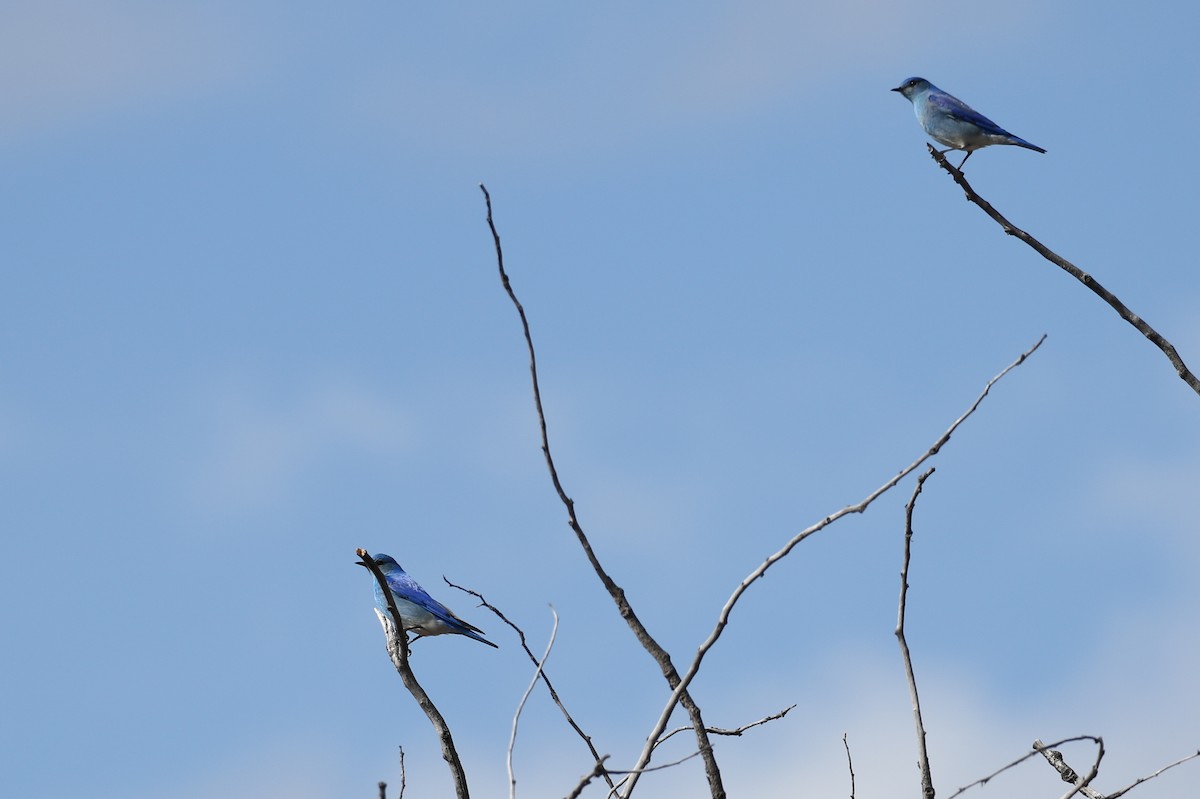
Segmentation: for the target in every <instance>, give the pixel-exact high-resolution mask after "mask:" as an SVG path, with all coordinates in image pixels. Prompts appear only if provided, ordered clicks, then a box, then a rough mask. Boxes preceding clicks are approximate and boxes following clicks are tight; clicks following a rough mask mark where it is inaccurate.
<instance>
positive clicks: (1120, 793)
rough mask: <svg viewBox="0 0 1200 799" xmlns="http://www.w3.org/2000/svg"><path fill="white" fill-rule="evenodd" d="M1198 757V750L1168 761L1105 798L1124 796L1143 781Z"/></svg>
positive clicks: (1115, 798) (1199, 753)
mask: <svg viewBox="0 0 1200 799" xmlns="http://www.w3.org/2000/svg"><path fill="white" fill-rule="evenodd" d="M1198 757H1200V752H1193V753H1192V754H1190V755H1187V756H1186V757H1181V758H1179V759H1178V760H1176V761H1175V762H1174V763H1169V764H1167V765H1165V766H1163V767H1162V768H1160V769H1159V770H1158V771H1156V772H1154V773H1153V774H1147V775H1146V776H1145V777H1138V778H1137V779H1136V780H1134V781H1133V782H1132V783H1131V784H1130V785H1127V786H1125V787H1124V788H1122V789H1121V790H1119V791H1117V792H1116V793H1110V794H1109V795H1108V797H1107V799H1117V797H1119V796H1124V795H1125V794H1127V793H1129V792H1130V791H1132V790H1133V789H1134V788H1136V787H1138V786H1139V785H1141V784H1142V783H1143V782H1148V781H1150V780H1152V779H1154V778H1155V777H1157V776H1158V775H1159V774H1162V773H1163V772H1164V771H1168V770H1170V769H1173V768H1175V767H1176V766H1179V765H1182V764H1184V763H1186V762H1188V761H1189V760H1195V759H1196V758H1198Z"/></svg>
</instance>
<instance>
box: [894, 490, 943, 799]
mask: <svg viewBox="0 0 1200 799" xmlns="http://www.w3.org/2000/svg"><path fill="white" fill-rule="evenodd" d="M933 472H934V469H932V468H930V469H929V471H927V472H925V473H924V474H922V475H921V476H920V477H918V478H917V485H916V487H915V488H913V493H912V499H910V500H909V501H908V505H906V506H905V507H904V565H903V566H901V567H900V609H899V611H898V612H897V617H896V639H897V640H898V641H899V642H900V655H901V657H902V658H903V659H904V676H905V678H906V679H907V680H908V695H909V697H910V698H911V699H912V707H913V722H914V723H915V724H916V725H917V766H918V767H919V768H920V771H921V795H922V796H923V797H925V799H933V796H934V791H933V772H932V770H931V769H930V768H929V750H928V748H927V747H926V746H925V722H924V721H923V720H922V719H921V699H920V697H919V696H918V695H917V675H916V674H915V673H914V672H913V665H912V654H911V653H910V652H909V651H908V640H907V639H906V638H905V637H904V612H905V610H906V609H907V607H908V564H909V560H910V559H911V556H912V538H913V526H912V519H913V510H914V509H916V507H917V497H919V496H920V495H921V489H922V488H924V487H925V481H926V480H928V479H929V476H930V475H931V474H933Z"/></svg>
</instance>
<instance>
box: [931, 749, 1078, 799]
mask: <svg viewBox="0 0 1200 799" xmlns="http://www.w3.org/2000/svg"><path fill="white" fill-rule="evenodd" d="M1095 740H1096V738H1095V737H1094V736H1091V735H1076V736H1074V737H1072V738H1063V739H1062V740H1059V741H1055V742H1054V743H1052V744H1050V746H1062V745H1063V744H1066V743H1072V742H1074V741H1095ZM1036 754H1037V750H1036V749H1031V750H1029V751H1028V752H1026V753H1025V754H1023V755H1021V756H1020V757H1018V758H1017V759H1016V760H1014V761H1013V762H1011V763H1009V764H1008V765H1006V766H1002V767H1001V768H998V769H996V770H995V771H993V772H992V773H991V774H989V775H987V776H986V777H981V778H980V779H977V780H975V781H974V782H972V783H968V784H967V785H964V786H963V787H961V788H959V789H958V790H957V791H955V792H954V793H952V794H950V796H949V797H948V798H947V799H955V797H957V796H959V795H960V794H964V793H966V792H967V791H969V790H971V789H972V788H974V787H975V786H977V785H987V784H988V783H989V782H991V781H992V780H993V779H995V778H996V777H998V776H1000V775H1001V774H1003V773H1004V772H1006V771H1008V770H1009V769H1010V768H1016V767H1017V766H1019V765H1021V764H1022V763H1024V762H1025V761H1026V760H1028V759H1029V758H1031V757H1033V756H1034V755H1036Z"/></svg>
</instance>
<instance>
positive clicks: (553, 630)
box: [506, 605, 558, 799]
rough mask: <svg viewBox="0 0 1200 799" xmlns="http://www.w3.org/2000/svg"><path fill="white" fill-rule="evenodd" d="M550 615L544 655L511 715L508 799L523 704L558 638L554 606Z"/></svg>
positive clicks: (513, 788) (513, 793)
mask: <svg viewBox="0 0 1200 799" xmlns="http://www.w3.org/2000/svg"><path fill="white" fill-rule="evenodd" d="M550 613H551V614H552V615H553V616H554V626H553V627H552V628H551V629H550V640H549V641H548V642H546V654H544V655H542V659H541V660H539V661H538V662H537V669H535V670H534V672H533V679H531V680H530V681H529V687H528V688H526V689H525V693H524V694H522V695H521V701H520V702H518V703H517V711H516V712H515V713H513V720H512V734H511V735H510V736H509V738H508V755H507V758H506V760H507V763H508V796H509V799H517V775H516V773H514V772H513V750H514V749H516V747H517V723H518V722H519V721H520V720H521V711H522V710H524V709H525V703H526V702H528V701H529V695H530V694H531V693H533V688H534V686H536V685H537V683H538V678H539V677H541V676H542V669H543V668H544V667H545V665H546V659H547V658H548V657H550V650H552V649H554V639H555V638H556V637H558V612H557V611H556V610H555V609H554V606H553V605H551V606H550Z"/></svg>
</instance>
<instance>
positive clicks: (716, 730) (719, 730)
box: [655, 705, 796, 747]
mask: <svg viewBox="0 0 1200 799" xmlns="http://www.w3.org/2000/svg"><path fill="white" fill-rule="evenodd" d="M795 707H796V706H795V705H789V706H788V707H785V708H784V709H783V710H781V711H779V712H778V713H772V714H771V715H769V716H765V717H763V718H761V719H759V720H758V721H752V722H750V723H749V724H743V725H742V726H740V727H735V728H734V729H732V730H727V729H725V728H723V727H709V728H708V734H709V735H731V736H734V737H737V738H740V737H742V733H744V732H745V731H746V730H749V729H753V728H754V727H759V726H761V725H763V724H767V723H769V722H772V721H775V720H776V719H781V718H783V717H784V716H786V715H787V714H788V713H790V712H792V710H794V709H795ZM691 728H692V727H691V725H690V724H689V725H685V726H683V727H676V728H675V729H673V730H671V731H670V732H668V733H666V734H665V735H663V737H661V738H659V739H658V743H657V744H655V746H656V747H657V746H659V745H661V744H664V743H666V741H667V739H669V738H671V737H672V736H674V735H676V734H677V733H681V732H687V731H688V730H690V729H691Z"/></svg>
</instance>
